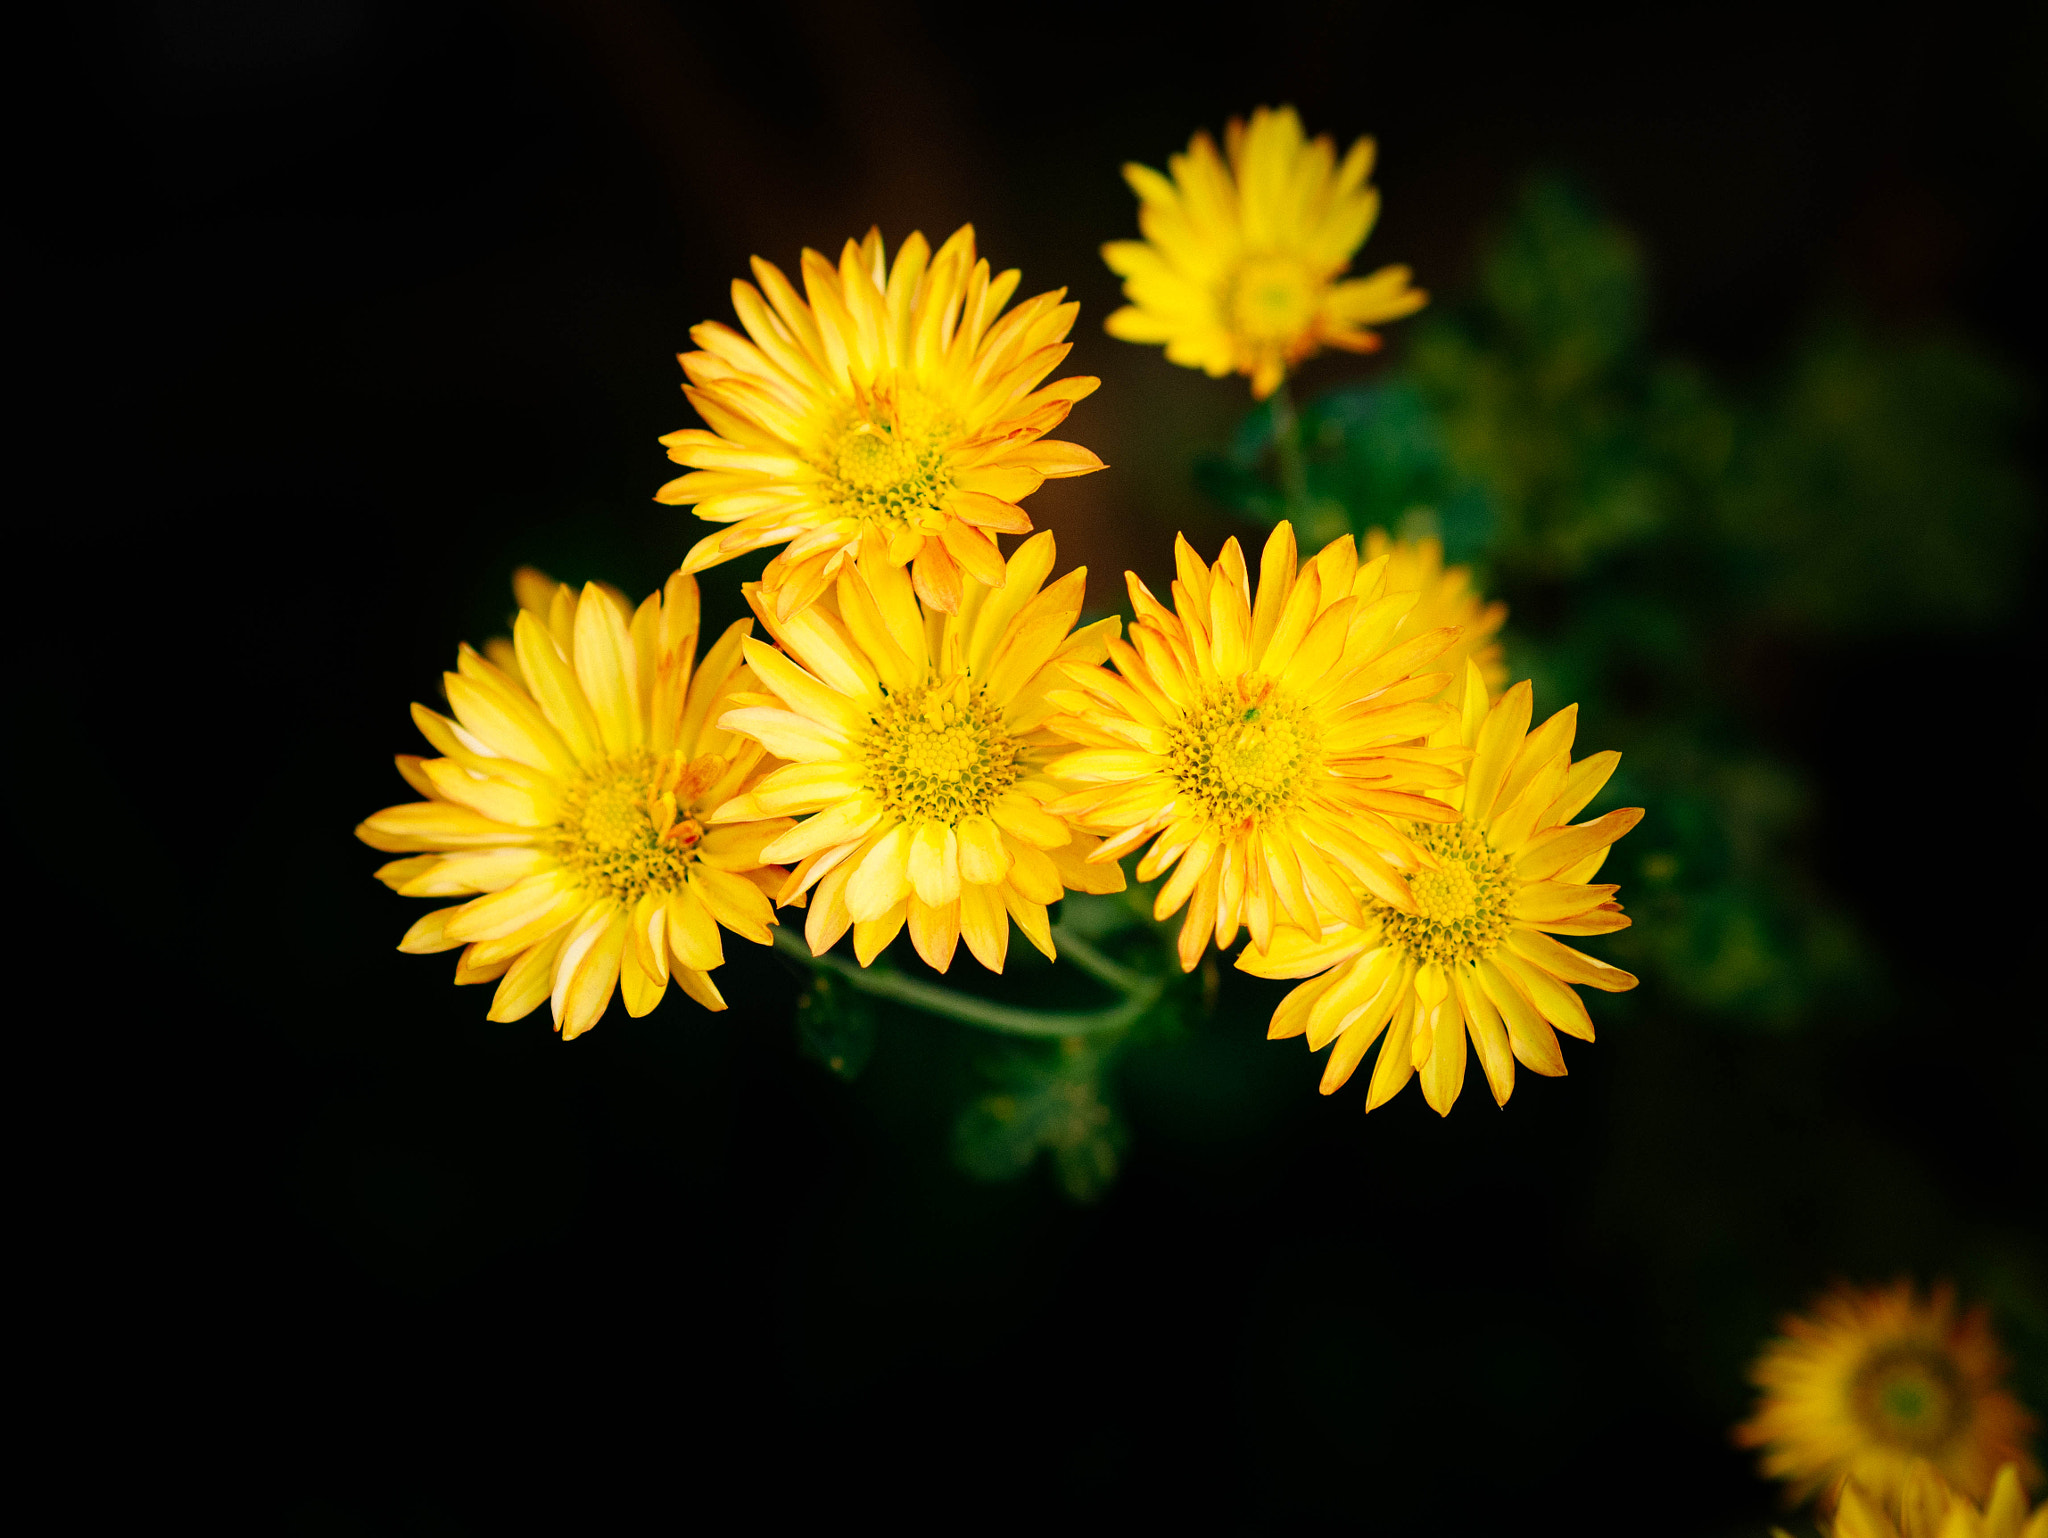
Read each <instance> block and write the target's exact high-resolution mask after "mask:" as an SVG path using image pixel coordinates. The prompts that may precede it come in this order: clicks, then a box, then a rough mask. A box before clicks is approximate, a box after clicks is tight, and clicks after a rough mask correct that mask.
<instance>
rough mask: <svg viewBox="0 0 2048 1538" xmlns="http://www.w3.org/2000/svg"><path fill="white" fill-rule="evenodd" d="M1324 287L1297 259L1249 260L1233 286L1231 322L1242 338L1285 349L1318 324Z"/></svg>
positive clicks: (1268, 258) (1251, 258)
mask: <svg viewBox="0 0 2048 1538" xmlns="http://www.w3.org/2000/svg"><path fill="white" fill-rule="evenodd" d="M1321 288H1322V285H1321V284H1320V283H1318V282H1317V281H1316V280H1315V278H1314V276H1313V275H1311V274H1310V272H1309V270H1308V267H1307V266H1306V265H1305V264H1304V263H1303V262H1302V261H1301V259H1300V258H1298V257H1293V256H1279V255H1275V256H1253V257H1247V258H1246V259H1245V260H1244V262H1243V263H1242V264H1241V265H1240V266H1239V267H1238V269H1237V275H1236V278H1235V280H1234V281H1233V282H1232V283H1231V286H1230V319H1231V325H1232V328H1233V329H1234V330H1236V332H1237V333H1238V334H1239V335H1240V336H1245V337H1250V338H1252V339H1254V340H1256V341H1261V342H1276V343H1279V344H1281V345H1282V346H1285V345H1287V344H1290V343H1292V342H1294V341H1296V340H1297V339H1299V338H1300V337H1301V336H1303V335H1304V334H1306V333H1307V331H1308V329H1309V328H1310V327H1311V326H1312V325H1314V324H1315V318H1316V301H1317V299H1318V297H1319V295H1320V291H1321Z"/></svg>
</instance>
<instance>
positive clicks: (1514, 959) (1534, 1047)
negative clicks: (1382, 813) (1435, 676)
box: [1237, 659, 1643, 1115]
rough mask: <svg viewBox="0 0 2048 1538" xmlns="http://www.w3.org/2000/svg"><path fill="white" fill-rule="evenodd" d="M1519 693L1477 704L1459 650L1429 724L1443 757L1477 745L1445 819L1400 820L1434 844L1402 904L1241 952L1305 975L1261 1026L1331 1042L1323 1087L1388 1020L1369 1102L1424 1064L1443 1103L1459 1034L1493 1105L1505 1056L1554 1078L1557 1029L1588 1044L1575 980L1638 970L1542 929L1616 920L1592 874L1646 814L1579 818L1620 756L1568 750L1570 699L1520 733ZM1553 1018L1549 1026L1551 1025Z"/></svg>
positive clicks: (1447, 1102)
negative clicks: (1450, 708)
mask: <svg viewBox="0 0 2048 1538" xmlns="http://www.w3.org/2000/svg"><path fill="white" fill-rule="evenodd" d="M1530 699H1531V694H1530V688H1529V685H1528V684H1527V683H1520V684H1517V685H1515V687H1514V688H1512V689H1510V690H1508V691H1507V693H1506V694H1504V695H1502V696H1501V698H1500V699H1499V701H1498V702H1497V703H1495V704H1494V705H1492V706H1491V707H1489V706H1488V705H1487V695H1486V685H1485V680H1484V678H1483V676H1482V675H1481V673H1480V671H1479V664H1478V663H1477V662H1476V661H1473V660H1471V659H1468V660H1467V661H1466V664H1465V682H1464V688H1463V691H1462V707H1461V709H1460V711H1459V712H1458V713H1457V714H1456V715H1454V716H1453V718H1452V720H1451V722H1450V723H1449V724H1448V725H1446V726H1444V727H1442V728H1440V729H1439V730H1437V731H1435V732H1434V733H1432V735H1431V736H1430V739H1429V741H1430V744H1431V746H1432V748H1434V749H1436V750H1438V751H1445V750H1448V749H1450V748H1452V747H1454V746H1462V747H1464V748H1466V749H1469V750H1470V756H1471V763H1470V765H1469V767H1468V768H1467V770H1466V775H1465V782H1464V784H1463V785H1462V786H1460V787H1458V788H1456V789H1454V790H1452V791H1451V792H1449V793H1448V796H1447V799H1448V800H1449V801H1450V802H1451V804H1452V805H1453V806H1454V807H1455V808H1457V815H1456V817H1455V820H1454V821H1452V822H1450V823H1448V824H1431V823H1420V822H1419V823H1416V824H1414V825H1413V826H1412V827H1411V828H1410V829H1409V830H1408V831H1409V833H1410V834H1411V835H1412V836H1413V837H1414V838H1415V839H1416V840H1418V841H1419V842H1420V843H1422V845H1423V846H1424V847H1425V848H1426V849H1427V850H1428V852H1429V854H1430V855H1431V857H1432V859H1431V862H1430V863H1429V865H1428V866H1427V867H1426V868H1423V869H1419V870H1415V871H1411V872H1409V873H1407V874H1406V875H1405V876H1404V877H1403V878H1402V879H1403V884H1404V887H1405V890H1404V892H1403V894H1402V895H1403V896H1405V897H1406V898H1407V899H1408V900H1407V901H1406V902H1405V903H1402V904H1398V905H1396V904H1390V903H1388V902H1386V901H1385V900H1384V899H1383V898H1380V897H1379V896H1378V894H1372V895H1371V896H1369V897H1368V899H1367V903H1366V908H1367V912H1366V913H1365V915H1364V918H1363V922H1353V923H1338V924H1333V925H1332V926H1331V927H1330V928H1329V929H1328V930H1327V931H1326V932H1324V933H1322V934H1320V935H1317V936H1314V937H1311V936H1310V935H1307V934H1304V933H1301V932H1299V931H1294V932H1287V933H1283V934H1281V935H1280V936H1279V937H1278V938H1277V939H1276V940H1275V941H1274V943H1273V944H1272V945H1271V946H1260V947H1259V948H1258V949H1257V950H1256V951H1247V952H1246V953H1245V954H1244V955H1243V956H1241V957H1239V958H1238V963H1237V964H1238V966H1239V967H1241V968H1243V969H1244V970H1245V971H1247V972H1250V973H1253V974H1254V975H1256V976H1259V977H1285V978H1294V977H1305V978H1308V979H1309V980H1308V981H1307V982H1305V983H1303V984H1302V985H1301V986H1300V987H1298V988H1296V989H1295V990H1294V991H1293V992H1292V993H1290V994H1288V995H1287V997H1286V998H1285V999H1283V1000H1282V1001H1281V1003H1280V1007H1279V1008H1278V1009H1276V1010H1275V1011H1274V1012H1273V1022H1272V1025H1271V1027H1270V1028H1269V1029H1268V1031H1267V1035H1268V1036H1269V1037H1275V1038H1277V1037H1284V1036H1300V1035H1303V1034H1306V1035H1307V1037H1308V1044H1309V1048H1310V1050H1311V1051H1318V1052H1319V1051H1321V1050H1322V1049H1323V1048H1324V1047H1326V1046H1328V1045H1329V1044H1330V1043H1331V1042H1333V1041H1334V1042H1335V1043H1336V1044H1337V1045H1336V1050H1335V1051H1333V1052H1332V1053H1331V1054H1330V1061H1329V1062H1328V1064H1326V1065H1325V1067H1324V1070H1323V1082H1322V1091H1323V1093H1324V1094H1326V1095H1328V1094H1332V1093H1334V1092H1335V1091H1336V1090H1337V1089H1338V1088H1340V1087H1341V1086H1342V1085H1343V1084H1344V1083H1345V1081H1346V1080H1348V1079H1349V1078H1350V1077H1351V1075H1352V1073H1353V1072H1354V1071H1355V1070H1356V1069H1357V1067H1358V1064H1359V1061H1360V1060H1361V1059H1362V1058H1363V1057H1364V1056H1365V1052H1366V1049H1367V1048H1368V1047H1370V1046H1371V1045H1372V1044H1373V1042H1374V1041H1375V1040H1377V1039H1378V1038H1379V1036H1380V1033H1381V1032H1382V1031H1384V1032H1385V1033H1386V1043H1385V1045H1384V1046H1382V1047H1381V1048H1380V1055H1379V1061H1378V1062H1377V1063H1376V1064H1375V1065H1374V1068H1373V1075H1372V1082H1371V1084H1370V1085H1369V1086H1368V1088H1367V1090H1366V1099H1365V1108H1366V1109H1367V1110H1368V1111H1370V1110H1373V1109H1375V1108H1376V1107H1378V1106H1381V1105H1384V1104H1386V1102H1387V1101H1389V1100H1391V1099H1392V1098H1393V1097H1394V1096H1395V1095H1396V1094H1398V1093H1399V1092H1400V1090H1401V1088H1402V1086H1403V1085H1405V1084H1406V1083H1407V1082H1408V1079H1409V1076H1410V1075H1412V1074H1413V1073H1414V1072H1415V1071H1416V1070H1417V1069H1420V1070H1421V1073H1422V1093H1423V1098H1425V1099H1426V1100H1427V1101H1428V1102H1429V1104H1430V1105H1431V1107H1432V1108H1434V1109H1435V1110H1436V1111H1437V1112H1438V1114H1440V1115H1448V1114H1449V1113H1450V1109H1451V1106H1452V1104H1453V1103H1454V1102H1455V1101H1456V1100H1457V1098H1458V1092H1459V1090H1461V1089H1462V1088H1463V1087H1464V1083H1465V1040H1466V1036H1467V1034H1468V1033H1469V1035H1470V1036H1471V1040H1472V1045H1473V1047H1474V1048H1475V1049H1476V1050H1477V1051H1478V1053H1479V1062H1480V1066H1481V1067H1482V1068H1483V1069H1484V1070H1485V1072H1486V1079H1487V1083H1488V1084H1489V1085H1490V1086H1491V1087H1492V1089H1493V1098H1494V1100H1495V1101H1496V1102H1497V1103H1499V1104H1501V1105H1506V1104H1507V1101H1508V1096H1509V1095H1510V1094H1512V1093H1513V1092H1514V1087H1515V1062H1516V1060H1517V1059H1519V1060H1520V1061H1521V1062H1522V1063H1523V1065H1524V1066H1525V1067H1528V1068H1530V1069H1533V1070H1534V1071H1535V1072H1537V1073H1542V1074H1561V1073H1563V1072H1564V1071H1565V1069H1564V1056H1563V1054H1562V1053H1561V1052H1560V1051H1559V1050H1558V1044H1557V1036H1556V1034H1555V1032H1556V1031H1564V1032H1565V1033H1566V1034H1568V1035H1572V1036H1577V1037H1580V1038H1582V1039H1584V1040H1586V1041H1591V1040H1592V1039H1593V1022H1592V1020H1591V1019H1590V1018H1589V1017H1588V1016H1587V1014H1586V1006H1585V1005H1584V1004H1583V1003H1582V1002H1580V999H1579V996H1578V995H1577V994H1576V993H1574V992H1573V991H1572V989H1571V986H1570V985H1571V984H1573V983H1584V984H1587V985H1589V986H1591V987H1594V988H1602V989H1605V990H1607V991H1608V992H1610V993H1612V992H1619V991H1622V990H1624V989H1628V988H1633V987H1634V986H1635V985H1636V980H1635V978H1633V977H1631V976H1630V975H1629V974H1628V973H1626V972H1623V971H1620V970H1619V969H1617V968H1615V967H1610V966H1609V965H1607V963H1605V962H1604V961H1596V960H1594V959H1593V958H1592V957H1591V956H1586V955H1582V954H1581V953H1580V952H1578V951H1575V950H1573V949H1572V948H1571V947H1570V946H1568V945H1564V944H1562V943H1560V942H1559V941H1557V940H1554V939H1552V938H1551V936H1552V935H1560V934H1564V935H1596V934H1606V933H1608V932H1610V931H1612V930H1616V929H1623V928H1626V927H1627V925H1628V922H1629V920H1628V918H1627V917H1626V916H1625V915H1624V914H1623V913H1622V912H1621V905H1620V904H1619V903H1617V902H1615V901H1614V900H1613V898H1614V894H1615V892H1616V890H1617V888H1615V887H1613V886H1591V885H1588V884H1587V883H1589V882H1590V881H1591V880H1592V878H1593V877H1594V875H1595V874H1597V873H1598V871H1599V868H1600V865H1601V862H1602V861H1603V860H1605V859H1606V857H1607V850H1608V848H1609V846H1611V845H1612V844H1613V843H1614V841H1615V840H1616V839H1618V838H1620V837H1621V836H1622V834H1624V833H1626V832H1627V831H1628V830H1629V829H1630V828H1632V827H1634V826H1635V825H1636V822H1637V821H1638V820H1639V819H1640V818H1641V817H1642V815H1643V814H1642V811H1641V810H1640V809H1639V808H1634V807H1631V808H1629V809H1627V810H1625V811H1618V812H1609V813H1608V814H1607V815H1606V816H1604V817H1596V818H1595V819H1593V821H1591V822H1586V823H1579V824H1576V825H1572V823H1571V820H1572V818H1574V817H1576V816H1577V815H1578V814H1579V812H1580V811H1581V810H1582V809H1583V808H1584V807H1585V805H1586V803H1587V802H1589V801H1591V800H1592V799H1593V797H1594V796H1595V795H1597V794H1598V793H1599V791H1600V787H1601V786H1603V785H1605V784H1606V783H1607V777H1608V776H1609V775H1610V774H1612V773H1613V772H1614V766H1615V765H1616V764H1617V763H1618V762H1620V759H1621V755H1620V754H1619V753H1596V754H1594V755H1593V756H1592V757H1590V758H1586V759H1582V760H1581V761H1580V762H1578V763H1576V764H1575V763H1573V762H1572V761H1571V748H1572V735H1573V732H1574V730H1575V729H1576V727H1577V724H1578V706H1576V705H1572V706H1568V707H1566V708H1565V709H1563V710H1561V711H1559V712H1558V713H1557V714H1556V715H1554V716H1552V717H1551V718H1550V719H1549V720H1548V721H1546V722H1544V723H1543V725H1542V726H1540V727H1538V728H1537V729H1536V730H1535V731H1533V732H1532V731H1529V730H1528V727H1529V714H1530ZM1553 1027H1554V1028H1555V1030H1553Z"/></svg>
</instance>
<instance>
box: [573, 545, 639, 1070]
mask: <svg viewBox="0 0 2048 1538" xmlns="http://www.w3.org/2000/svg"><path fill="white" fill-rule="evenodd" d="M575 654H576V655H575V665H576V678H577V681H578V682H579V683H581V684H582V685H583V697H584V698H585V699H587V700H589V701H590V709H591V713H592V714H593V715H595V716H596V717H597V726H598V730H599V732H600V733H601V734H602V735H603V738H604V746H605V751H606V752H607V753H612V754H618V753H623V752H625V751H626V749H628V748H631V747H637V746H638V745H639V743H640V739H641V736H642V735H643V734H642V730H641V723H640V708H639V706H640V691H639V683H638V680H637V677H636V674H637V671H638V662H637V659H636V658H635V657H634V655H633V637H632V635H631V634H630V633H629V632H628V631H627V629H626V622H625V620H624V618H622V617H621V616H620V614H619V611H618V609H617V608H616V607H614V606H613V604H612V603H611V601H610V600H609V599H607V598H606V597H605V596H604V594H603V593H602V592H601V591H600V590H599V589H598V587H597V585H596V584H595V583H590V584H587V585H586V586H585V587H584V589H583V601H582V602H581V603H579V604H578V605H577V606H576V644H575ZM594 1018H595V1017H593V1020H594ZM582 1029H585V1030H587V1029H589V1026H588V1025H585V1026H584V1027H582Z"/></svg>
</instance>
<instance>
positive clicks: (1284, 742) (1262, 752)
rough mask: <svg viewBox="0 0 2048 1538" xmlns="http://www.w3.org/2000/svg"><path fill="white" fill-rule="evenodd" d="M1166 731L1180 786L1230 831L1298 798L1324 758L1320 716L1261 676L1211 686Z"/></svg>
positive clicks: (1271, 815)
mask: <svg viewBox="0 0 2048 1538" xmlns="http://www.w3.org/2000/svg"><path fill="white" fill-rule="evenodd" d="M1167 737H1168V739H1169V742H1170V746H1169V748H1168V750H1167V761H1168V762H1169V763H1170V764H1171V765H1172V772H1173V776H1174V779H1175V780H1176V781H1177V782H1178V783H1179V785H1180V789H1181V793H1182V794H1183V795H1186V796H1187V797H1189V798H1190V799H1191V800H1193V801H1194V802H1195V803H1196V804H1197V805H1199V806H1200V807H1201V808H1202V810H1203V811H1204V812H1205V813H1206V814H1207V816H1208V818H1209V820H1210V821H1211V822H1212V823H1214V824H1215V825H1216V826H1217V827H1219V828H1221V829H1223V830H1224V831H1226V832H1230V833H1241V832H1245V831H1247V830H1249V829H1250V828H1251V827H1252V826H1253V825H1254V824H1256V823H1259V822H1262V821H1265V820H1268V819H1271V818H1274V817H1278V816H1281V815H1282V814H1284V813H1286V812H1289V811H1292V810H1293V809H1294V808H1295V807H1296V806H1298V805H1300V804H1301V801H1302V798H1303V796H1304V795H1305V793H1306V792H1307V789H1308V783H1309V778H1310V776H1311V775H1312V774H1313V773H1314V771H1315V769H1316V766H1317V765H1318V764H1319V763H1321V762H1322V758H1321V752H1320V749H1321V746H1322V740H1323V729H1322V723H1321V722H1319V721H1317V720H1316V718H1315V717H1314V716H1313V715H1312V714H1311V713H1310V712H1309V710H1308V708H1307V707H1306V706H1305V705H1303V704H1301V703H1300V702H1299V701H1297V700H1292V699H1289V698H1288V697H1286V696H1285V695H1283V694H1280V693H1279V692H1278V691H1277V690H1276V689H1274V687H1273V685H1272V684H1271V682H1270V681H1269V680H1266V679H1263V678H1261V679H1239V680H1237V681H1236V682H1234V683H1227V684H1217V685H1215V686H1213V687H1212V688H1210V690H1209V691H1208V692H1207V693H1206V694H1204V695H1203V697H1202V699H1201V702H1200V703H1199V704H1197V705H1195V706H1194V707H1193V708H1191V709H1189V710H1188V711H1187V712H1185V713H1184V714H1183V715H1182V717H1181V719H1180V720H1179V721H1178V722H1175V723H1174V724H1173V725H1171V726H1169V727H1168V728H1167Z"/></svg>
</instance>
